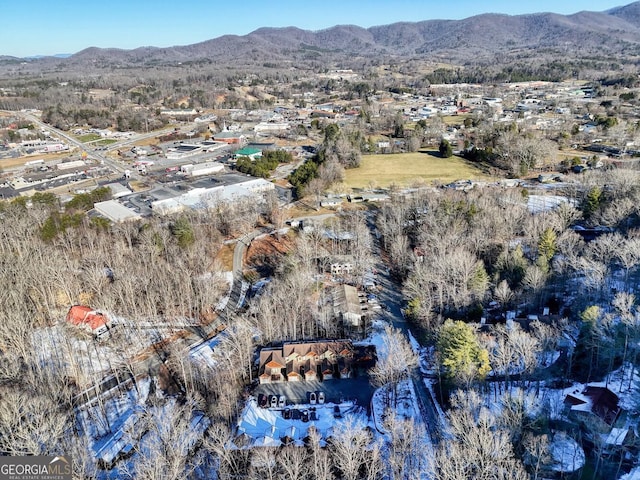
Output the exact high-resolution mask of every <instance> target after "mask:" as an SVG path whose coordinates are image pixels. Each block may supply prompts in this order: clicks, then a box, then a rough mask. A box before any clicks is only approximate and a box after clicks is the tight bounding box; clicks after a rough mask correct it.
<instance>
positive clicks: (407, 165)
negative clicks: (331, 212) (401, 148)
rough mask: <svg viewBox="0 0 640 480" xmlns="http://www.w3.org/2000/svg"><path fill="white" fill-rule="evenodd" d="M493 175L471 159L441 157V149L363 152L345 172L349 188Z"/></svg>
mask: <svg viewBox="0 0 640 480" xmlns="http://www.w3.org/2000/svg"><path fill="white" fill-rule="evenodd" d="M489 178H490V177H489V176H488V175H486V174H484V173H483V172H482V170H480V169H479V168H478V167H476V166H475V165H473V164H471V163H470V162H468V161H466V160H464V159H462V158H459V157H455V156H453V157H450V158H442V157H440V155H439V154H438V152H433V151H420V152H415V153H398V154H388V155H363V157H362V163H361V164H360V167H359V168H354V169H350V170H347V171H346V172H345V180H344V183H345V184H346V186H347V187H349V188H367V187H370V186H374V187H388V186H389V185H391V184H398V185H405V186H408V185H413V184H415V183H416V182H420V181H422V182H423V183H424V182H426V183H432V182H440V183H450V182H454V181H456V180H467V179H475V180H486V179H489Z"/></svg>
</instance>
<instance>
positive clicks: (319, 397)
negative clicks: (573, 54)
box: [318, 392, 324, 405]
mask: <svg viewBox="0 0 640 480" xmlns="http://www.w3.org/2000/svg"><path fill="white" fill-rule="evenodd" d="M318 403H319V404H320V405H322V404H323V403H324V392H318Z"/></svg>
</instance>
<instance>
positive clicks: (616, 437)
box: [605, 427, 629, 446]
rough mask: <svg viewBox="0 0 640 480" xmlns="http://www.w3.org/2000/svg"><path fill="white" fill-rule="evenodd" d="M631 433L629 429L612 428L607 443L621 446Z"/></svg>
mask: <svg viewBox="0 0 640 480" xmlns="http://www.w3.org/2000/svg"><path fill="white" fill-rule="evenodd" d="M628 433H629V429H628V428H616V427H614V428H612V429H611V432H609V435H607V438H606V439H605V443H606V444H607V445H617V446H620V445H622V444H623V443H624V439H625V438H627V434H628Z"/></svg>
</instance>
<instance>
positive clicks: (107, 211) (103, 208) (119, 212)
mask: <svg viewBox="0 0 640 480" xmlns="http://www.w3.org/2000/svg"><path fill="white" fill-rule="evenodd" d="M93 208H94V209H95V211H96V212H98V213H99V214H100V215H102V216H103V217H105V218H108V219H109V220H111V221H112V222H115V223H121V222H128V221H131V220H139V219H140V215H138V214H137V213H136V212H134V211H133V210H131V209H130V208H127V207H125V206H124V205H122V204H121V203H118V202H116V201H115V200H107V201H105V202H98V203H96V204H95V205H94V206H93Z"/></svg>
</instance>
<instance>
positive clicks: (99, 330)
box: [67, 305, 108, 335]
mask: <svg viewBox="0 0 640 480" xmlns="http://www.w3.org/2000/svg"><path fill="white" fill-rule="evenodd" d="M67 322H69V323H72V324H73V325H76V326H80V327H85V328H88V329H89V330H91V331H92V332H93V333H94V334H96V335H101V334H103V333H104V332H106V331H107V323H108V320H107V317H105V315H104V314H102V313H100V312H96V311H95V310H93V309H92V308H91V307H87V306H84V305H74V306H73V307H71V308H70V309H69V313H67Z"/></svg>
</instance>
